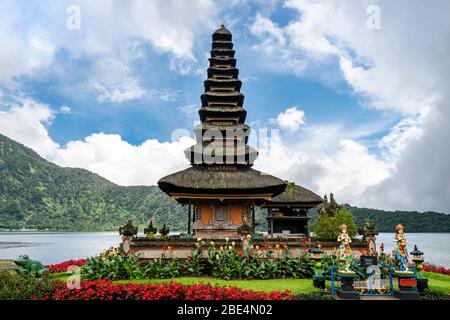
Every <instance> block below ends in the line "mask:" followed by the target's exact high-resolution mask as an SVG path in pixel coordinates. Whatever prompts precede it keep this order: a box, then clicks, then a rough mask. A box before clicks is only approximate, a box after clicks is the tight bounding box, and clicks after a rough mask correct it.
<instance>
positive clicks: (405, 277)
mask: <svg viewBox="0 0 450 320" xmlns="http://www.w3.org/2000/svg"><path fill="white" fill-rule="evenodd" d="M394 276H396V277H397V280H398V288H399V289H398V290H395V291H394V296H395V297H396V298H399V299H401V300H420V295H419V292H417V287H414V286H412V285H414V282H416V283H417V280H416V276H415V275H414V274H398V273H397V274H396V273H394ZM404 281H407V282H412V285H405V283H404Z"/></svg>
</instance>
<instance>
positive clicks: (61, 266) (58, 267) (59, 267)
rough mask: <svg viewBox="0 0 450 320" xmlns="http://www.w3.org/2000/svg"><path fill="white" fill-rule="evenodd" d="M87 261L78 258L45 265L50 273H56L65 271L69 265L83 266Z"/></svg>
mask: <svg viewBox="0 0 450 320" xmlns="http://www.w3.org/2000/svg"><path fill="white" fill-rule="evenodd" d="M86 262H87V259H78V260H67V261H64V262H61V263H56V264H51V265H48V266H45V267H46V268H47V269H48V270H49V271H50V272H51V273H57V272H66V271H67V268H69V267H70V266H78V267H81V266H84V265H85V264H86Z"/></svg>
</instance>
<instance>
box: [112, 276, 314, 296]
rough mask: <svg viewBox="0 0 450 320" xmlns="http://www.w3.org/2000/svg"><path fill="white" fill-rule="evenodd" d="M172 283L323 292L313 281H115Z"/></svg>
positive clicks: (212, 279)
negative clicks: (315, 286)
mask: <svg viewBox="0 0 450 320" xmlns="http://www.w3.org/2000/svg"><path fill="white" fill-rule="evenodd" d="M170 281H175V282H179V283H182V284H192V283H202V282H203V283H208V282H210V283H211V284H212V285H214V284H218V285H220V286H236V287H240V288H242V289H247V290H255V291H266V292H270V291H284V290H286V289H288V290H290V291H291V292H292V293H294V294H298V293H320V292H321V290H319V289H316V288H314V287H313V284H312V279H270V280H219V279H215V278H208V277H200V278H193V277H192V278H191V277H186V278H176V279H151V280H132V281H130V280H122V281H114V282H116V283H128V282H133V283H168V282H170Z"/></svg>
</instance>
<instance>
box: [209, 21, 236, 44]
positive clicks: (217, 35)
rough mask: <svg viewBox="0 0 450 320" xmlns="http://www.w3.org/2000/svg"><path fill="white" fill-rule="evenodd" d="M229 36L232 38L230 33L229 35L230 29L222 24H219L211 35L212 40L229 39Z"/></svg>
mask: <svg viewBox="0 0 450 320" xmlns="http://www.w3.org/2000/svg"><path fill="white" fill-rule="evenodd" d="M231 38H232V35H231V32H230V30H228V29H227V28H225V26H224V25H223V24H222V25H221V26H220V28H219V29H217V30H216V31H214V33H213V35H212V39H213V41H218V40H224V41H231Z"/></svg>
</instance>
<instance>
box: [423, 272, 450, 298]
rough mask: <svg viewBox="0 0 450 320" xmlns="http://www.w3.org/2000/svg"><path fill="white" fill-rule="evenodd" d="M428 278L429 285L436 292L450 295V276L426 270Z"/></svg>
mask: <svg viewBox="0 0 450 320" xmlns="http://www.w3.org/2000/svg"><path fill="white" fill-rule="evenodd" d="M424 274H425V276H426V277H427V278H428V287H429V288H430V289H431V290H433V291H436V292H439V293H442V294H446V295H450V276H447V275H445V274H439V273H434V272H424Z"/></svg>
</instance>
